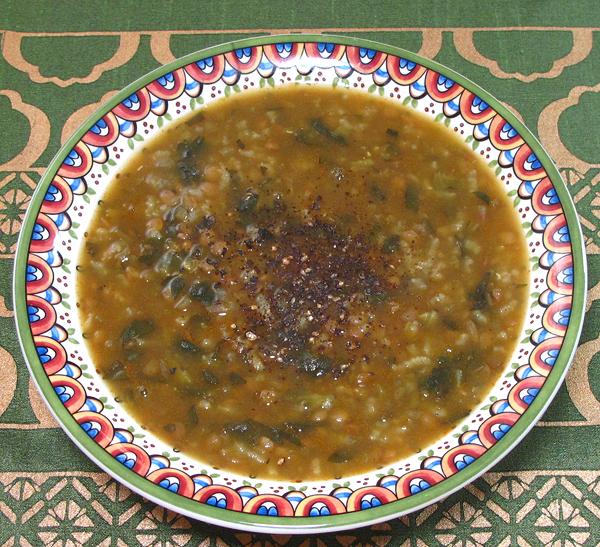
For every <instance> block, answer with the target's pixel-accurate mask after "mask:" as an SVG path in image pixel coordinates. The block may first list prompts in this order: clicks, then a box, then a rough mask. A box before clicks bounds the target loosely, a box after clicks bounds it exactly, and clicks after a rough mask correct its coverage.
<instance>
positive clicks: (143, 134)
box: [14, 35, 586, 533]
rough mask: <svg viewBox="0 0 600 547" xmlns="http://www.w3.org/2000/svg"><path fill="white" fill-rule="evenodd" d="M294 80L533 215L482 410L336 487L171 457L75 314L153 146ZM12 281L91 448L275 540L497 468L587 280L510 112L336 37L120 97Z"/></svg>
mask: <svg viewBox="0 0 600 547" xmlns="http://www.w3.org/2000/svg"><path fill="white" fill-rule="evenodd" d="M294 84H296V85H321V86H330V87H334V88H335V87H338V88H348V89H357V90H359V91H361V92H363V93H367V94H374V95H381V96H382V97H388V98H390V99H391V100H394V101H398V102H399V103H402V104H403V105H407V106H408V107H410V108H414V109H416V110H418V111H420V112H422V113H425V114H426V115H428V116H430V117H431V118H432V119H433V120H435V121H436V122H438V123H441V124H444V125H446V126H447V127H448V128H449V129H450V130H452V131H454V132H455V133H456V134H457V135H458V136H459V137H460V138H461V139H462V140H463V141H464V143H465V146H469V147H471V148H472V149H473V150H474V151H475V152H476V153H477V154H480V155H481V157H482V158H483V159H484V160H485V161H486V162H487V163H488V164H489V165H490V166H491V168H492V169H494V170H495V172H496V175H497V177H498V180H499V183H500V184H501V185H502V187H503V188H504V191H505V192H506V194H507V195H508V196H509V197H510V199H511V201H512V203H513V205H514V208H515V211H516V213H517V214H518V215H519V217H520V219H521V222H522V227H523V233H524V235H525V237H526V239H527V247H528V252H529V260H530V265H531V278H530V289H531V294H530V296H529V299H528V310H527V315H526V320H525V324H524V326H523V331H522V333H521V336H520V338H519V343H518V345H517V347H516V349H515V351H514V353H513V355H512V358H511V359H510V360H509V362H508V364H507V367H506V370H504V371H503V373H502V375H501V377H500V379H499V380H498V381H497V383H496V384H495V385H494V387H493V388H492V390H491V391H490V392H489V394H488V396H487V398H486V400H484V401H482V403H481V405H480V406H479V407H477V408H475V409H474V410H473V412H472V413H471V414H470V415H469V416H468V417H467V418H466V419H464V420H463V421H462V422H461V423H460V424H458V425H457V426H456V427H455V428H454V430H453V431H451V432H450V433H449V434H448V435H446V436H445V437H443V438H442V439H439V440H438V441H436V442H435V443H433V444H432V445H431V446H428V447H426V448H425V449H424V450H422V452H421V453H420V454H417V455H415V456H414V457H410V458H407V459H404V460H402V461H398V462H395V463H394V464H392V465H390V466H389V468H386V469H384V470H373V471H372V472H368V473H364V474H361V475H358V476H348V477H344V478H343V479H341V480H338V481H335V482H334V481H328V480H323V481H317V482H314V481H313V482H306V483H302V484H298V483H294V484H290V483H286V482H275V481H261V482H257V481H256V480H252V479H250V478H249V477H244V476H239V475H235V474H233V473H229V472H223V471H220V470H216V469H213V468H211V467H210V466H208V465H206V464H204V463H203V462H201V461H196V460H193V459H191V458H189V457H187V456H186V455H185V447H183V450H182V452H177V451H176V450H174V449H173V447H171V446H168V445H166V444H165V443H163V442H162V441H161V440H160V439H158V438H155V437H154V436H153V435H151V434H149V433H148V432H146V431H144V430H142V429H141V428H140V426H139V424H137V423H136V422H135V421H134V420H133V418H131V416H129V415H128V414H127V412H126V411H125V409H124V408H123V407H122V406H121V405H120V404H119V403H118V402H117V401H115V399H114V397H113V396H112V394H111V392H110V391H109V389H108V388H107V386H106V384H105V383H104V382H103V381H102V379H101V378H100V377H99V375H98V374H97V373H96V372H95V367H94V362H93V360H92V359H91V357H90V354H89V353H88V351H87V348H86V345H85V343H84V340H83V338H82V331H81V325H80V320H79V317H78V313H77V296H76V291H75V286H76V278H77V262H78V257H79V251H80V246H81V243H82V239H83V234H84V232H85V231H86V229H87V227H88V225H89V223H90V220H91V219H92V216H93V214H94V210H95V208H96V206H97V204H98V200H99V199H100V198H101V197H102V195H103V192H104V191H105V190H106V189H107V187H108V186H109V184H110V182H111V180H112V179H113V177H114V175H115V174H116V173H117V172H118V171H119V169H120V168H121V167H122V166H123V165H124V163H125V162H127V160H128V158H129V157H130V156H131V155H132V154H133V153H135V152H136V151H137V150H138V149H139V148H140V147H142V146H143V145H144V141H146V140H147V139H150V138H152V137H153V136H154V135H156V134H157V133H159V132H160V131H161V130H162V129H163V128H165V127H167V126H169V124H172V123H174V122H175V121H176V120H177V119H178V118H180V117H181V116H184V115H186V114H187V113H189V111H190V110H194V109H196V110H198V109H202V108H204V107H205V106H206V105H208V104H209V103H211V102H213V101H221V100H227V97H230V96H232V95H236V94H239V93H245V92H246V91H247V90H252V89H260V88H263V87H278V86H284V85H294ZM14 280H15V284H14V302H15V309H16V317H17V325H18V332H19V337H20V340H21V345H22V349H23V352H24V355H25V358H26V361H27V363H28V365H29V368H30V371H31V374H32V375H33V377H34V379H35V381H36V383H37V385H38V387H39V390H40V392H41V394H42V396H43V398H44V399H45V401H46V402H47V404H48V405H49V407H50V409H51V410H52V412H53V413H54V415H55V417H56V419H57V420H58V422H59V423H60V425H61V426H62V427H63V428H64V430H65V431H66V432H67V433H68V434H69V436H70V437H71V438H72V439H73V441H74V442H75V443H76V444H77V445H78V446H79V447H80V448H81V450H83V452H85V453H86V454H87V455H88V456H89V457H90V458H91V459H92V460H93V461H94V462H96V463H97V464H98V465H99V466H100V467H101V468H103V469H104V470H106V471H107V472H108V473H110V474H111V475H112V476H113V477H115V478H116V479H117V480H119V481H121V482H122V483H124V484H126V485H127V486H129V487H130V488H131V489H132V490H134V491H136V492H138V493H140V494H142V495H143V496H144V497H146V498H148V499H150V500H153V501H155V502H156V503H159V504H161V505H163V506H166V507H168V508H170V509H173V510H175V511H178V512H180V513H183V514H185V515H188V516H190V517H194V518H198V519H201V520H204V521H208V522H212V523H218V524H220V525H223V526H228V527H233V528H239V529H246V530H252V531H267V532H280V533H308V532H320V531H332V530H340V529H346V528H353V527H357V526H362V525H366V524H369V523H375V522H378V521H383V520H386V519H389V518H392V517H395V516H399V515H402V514H405V513H408V512H411V511H415V510H417V509H419V508H422V507H424V506H426V505H428V504H431V503H433V502H434V501H436V500H439V499H441V498H443V497H446V496H448V495H449V494H450V493H452V492H454V491H455V490H457V489H459V488H460V487H462V486H464V485H465V484H467V483H469V482H470V481H472V480H474V479H475V478H476V477H477V476H479V475H480V474H481V473H483V472H484V471H485V470H487V469H489V468H490V466H492V465H493V464H494V463H496V462H498V460H499V459H500V458H502V457H503V456H504V455H506V453H507V452H508V451H509V450H511V448H513V447H514V446H515V445H516V444H517V443H518V442H519V440H520V439H521V438H523V436H524V435H525V434H526V433H527V431H528V430H529V429H530V428H531V427H532V426H533V424H534V423H535V421H536V420H537V419H538V418H539V417H540V416H541V414H542V413H543V411H544V410H545V408H546V407H547V406H548V404H549V402H550V400H551V399H552V397H553V396H554V394H555V393H556V391H557V389H558V387H559V385H560V383H561V381H562V379H563V378H564V375H565V373H566V371H567V368H568V365H569V362H570V360H571V358H572V355H573V352H574V349H575V347H576V342H577V338H578V335H579V332H580V328H581V323H582V317H583V313H582V312H583V308H584V294H585V285H586V283H585V261H584V251H583V246H582V237H581V232H580V228H579V225H578V223H577V216H576V213H575V209H574V206H573V203H572V202H571V199H570V197H569V193H568V191H567V189H566V187H565V185H564V183H563V181H562V180H561V178H560V176H559V174H558V171H557V170H556V168H555V166H554V165H553V164H552V162H551V160H550V159H549V157H548V155H547V154H546V152H545V151H544V150H543V149H542V147H541V146H540V144H539V143H538V142H537V141H536V140H535V138H534V137H533V136H532V134H531V133H530V132H529V131H528V130H527V129H526V128H525V127H524V126H523V124H522V123H521V122H520V121H519V120H517V119H516V118H515V116H514V115H513V114H512V113H511V112H510V111H509V110H508V109H507V108H506V107H505V106H503V105H502V104H501V103H500V102H499V101H498V100H496V99H494V98H493V97H492V96H491V95H489V94H488V93H487V92H485V91H484V90H482V89H481V88H479V87H478V86H477V85H475V84H473V83H472V82H470V81H469V80H467V79H466V78H464V77H463V76H460V75H459V74H457V73H455V72H453V71H452V70H450V69H448V68H445V67H443V66H441V65H439V64H437V63H435V62H433V61H429V60H426V59H424V58H421V57H419V56H418V55H415V54H414V53H410V52H408V51H404V50H400V49H398V48H394V47H390V46H386V45H383V44H378V43H375V42H369V41H365V40H358V39H354V38H346V37H334V36H324V35H289V36H288V35H286V36H270V37H262V38H252V39H249V40H243V41H238V42H231V43H229V44H225V45H221V46H218V47H213V48H210V49H207V50H204V51H200V52H198V53H193V54H191V55H188V56H186V57H183V58H181V59H178V60H176V61H173V62H172V63H170V64H168V65H166V66H164V67H161V68H159V69H157V70H155V71H153V72H151V73H150V74H148V75H146V76H144V77H143V78H141V79H140V80H138V81H136V82H134V83H133V84H131V85H130V86H128V87H126V88H125V89H124V90H123V91H121V92H120V93H118V94H117V95H115V96H114V97H113V98H112V99H111V100H110V101H109V102H108V103H107V104H105V105H104V106H103V107H102V108H100V109H99V110H98V111H97V112H96V113H95V114H94V115H92V117H91V118H89V119H88V120H87V121H86V122H85V123H84V124H83V125H82V126H81V127H80V128H79V130H78V131H77V132H76V133H75V134H74V135H73V136H72V137H71V138H70V139H69V140H68V141H67V142H66V144H65V145H64V146H63V148H62V149H61V150H60V151H59V152H58V154H57V156H56V157H55V158H54V160H53V161H52V163H51V164H50V166H49V168H48V170H47V172H46V174H45V175H44V176H43V178H42V180H41V181H40V183H39V185H38V187H37V189H36V191H35V194H34V196H33V199H32V202H31V206H30V207H29V210H28V212H27V215H26V219H25V222H24V224H23V228H22V233H21V238H20V241H19V244H18V249H17V256H16V263H15V276H14ZM51 457H54V458H59V457H60V454H53V455H52V456H51Z"/></svg>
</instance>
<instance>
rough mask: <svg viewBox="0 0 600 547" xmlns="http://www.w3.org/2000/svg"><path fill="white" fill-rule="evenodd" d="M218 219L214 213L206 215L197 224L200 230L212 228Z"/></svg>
mask: <svg viewBox="0 0 600 547" xmlns="http://www.w3.org/2000/svg"><path fill="white" fill-rule="evenodd" d="M216 222H217V221H216V219H215V217H214V216H213V215H204V216H203V217H202V220H201V221H200V222H199V223H198V224H197V225H196V228H198V230H210V229H211V228H213V227H214V225H215V223H216Z"/></svg>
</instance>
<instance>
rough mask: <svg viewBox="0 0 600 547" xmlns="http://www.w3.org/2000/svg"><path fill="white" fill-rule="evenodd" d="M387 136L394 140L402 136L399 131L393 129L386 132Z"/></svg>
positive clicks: (389, 128)
mask: <svg viewBox="0 0 600 547" xmlns="http://www.w3.org/2000/svg"><path fill="white" fill-rule="evenodd" d="M385 133H386V135H388V136H390V137H393V138H394V139H395V138H396V137H397V136H398V135H399V134H400V133H398V131H396V130H395V129H392V128H391V127H388V128H387V129H386V130H385Z"/></svg>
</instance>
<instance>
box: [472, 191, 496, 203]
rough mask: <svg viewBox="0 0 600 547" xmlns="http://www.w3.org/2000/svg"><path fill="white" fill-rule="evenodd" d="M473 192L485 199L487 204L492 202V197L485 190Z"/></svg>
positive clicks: (482, 199)
mask: <svg viewBox="0 0 600 547" xmlns="http://www.w3.org/2000/svg"><path fill="white" fill-rule="evenodd" d="M473 194H474V195H475V196H477V197H478V198H479V199H480V200H481V201H483V203H485V204H486V205H489V204H490V203H492V198H491V197H490V196H489V195H488V194H486V193H485V192H482V191H481V190H477V191H475V192H473Z"/></svg>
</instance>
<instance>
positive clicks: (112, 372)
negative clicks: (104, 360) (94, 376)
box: [104, 361, 127, 380]
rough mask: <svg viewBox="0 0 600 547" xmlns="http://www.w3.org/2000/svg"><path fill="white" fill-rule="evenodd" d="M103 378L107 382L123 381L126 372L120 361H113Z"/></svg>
mask: <svg viewBox="0 0 600 547" xmlns="http://www.w3.org/2000/svg"><path fill="white" fill-rule="evenodd" d="M104 377H105V378H107V379H108V380H124V379H126V378H127V371H126V370H125V366H124V365H123V363H121V361H113V362H112V364H111V365H110V367H109V368H108V370H107V371H106V373H105V376H104Z"/></svg>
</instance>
